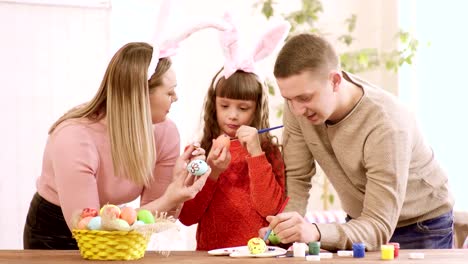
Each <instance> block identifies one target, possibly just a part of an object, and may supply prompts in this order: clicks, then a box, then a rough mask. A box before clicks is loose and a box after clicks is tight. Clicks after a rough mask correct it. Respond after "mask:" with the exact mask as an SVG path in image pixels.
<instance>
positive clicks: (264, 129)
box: [258, 125, 283, 134]
mask: <svg viewBox="0 0 468 264" xmlns="http://www.w3.org/2000/svg"><path fill="white" fill-rule="evenodd" d="M282 127H283V125H280V126H275V127H269V128H263V129H260V130H258V134H262V133H265V132H268V131H270V130H275V129H278V128H282Z"/></svg>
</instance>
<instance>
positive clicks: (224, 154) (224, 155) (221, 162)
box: [207, 140, 231, 181]
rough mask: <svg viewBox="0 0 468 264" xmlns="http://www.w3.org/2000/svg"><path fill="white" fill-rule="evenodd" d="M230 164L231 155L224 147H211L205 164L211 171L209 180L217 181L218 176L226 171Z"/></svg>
mask: <svg viewBox="0 0 468 264" xmlns="http://www.w3.org/2000/svg"><path fill="white" fill-rule="evenodd" d="M213 143H214V140H213ZM213 146H214V144H213ZM230 162H231V153H230V152H229V149H228V148H227V147H226V146H222V147H212V148H211V151H210V153H209V154H208V158H207V163H208V165H209V166H210V167H211V169H212V173H211V174H210V178H211V179H213V180H215V181H216V180H218V177H219V175H220V174H221V173H222V172H223V171H225V170H226V168H227V167H228V166H229V163H230Z"/></svg>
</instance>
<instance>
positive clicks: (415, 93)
mask: <svg viewBox="0 0 468 264" xmlns="http://www.w3.org/2000/svg"><path fill="white" fill-rule="evenodd" d="M467 9H468V2H466V1H457V0H448V1H444V2H443V6H442V7H441V2H440V1H435V0H424V1H422V0H411V1H401V2H400V8H399V11H400V15H399V20H400V23H401V24H402V25H403V26H405V27H407V28H410V29H411V30H412V32H413V33H414V34H415V36H416V38H417V39H418V40H419V41H420V43H421V44H420V49H419V51H418V53H417V56H416V59H415V63H414V65H413V66H412V67H404V68H403V69H402V71H401V75H400V76H401V79H400V91H401V93H400V94H401V98H402V100H403V101H404V102H406V103H407V104H408V105H409V106H410V107H412V109H413V110H414V111H415V112H416V113H417V115H418V117H419V121H420V125H421V127H422V129H423V131H424V134H425V136H426V139H427V141H428V142H429V144H430V145H431V146H432V148H433V150H434V153H435V157H436V158H437V159H438V160H439V161H440V163H441V164H442V166H443V167H444V169H445V170H446V171H447V173H448V177H449V184H450V185H451V189H452V190H453V192H454V194H455V199H456V200H455V209H456V210H464V211H467V210H468V192H467V191H466V189H467V186H468V177H467V172H466V166H465V165H466V154H465V153H464V152H465V151H466V150H467V149H468V139H467V135H468V124H467V122H466V115H467V113H468V110H467V109H466V105H467V104H466V101H467V98H468V85H467V84H466V64H467V61H468V50H467V48H466V47H468V36H467V35H466V33H465V32H466V24H467V16H466V10H467Z"/></svg>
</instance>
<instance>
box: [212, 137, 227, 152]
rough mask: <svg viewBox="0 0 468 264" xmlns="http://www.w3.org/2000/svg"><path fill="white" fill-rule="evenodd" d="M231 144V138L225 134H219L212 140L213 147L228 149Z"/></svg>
mask: <svg viewBox="0 0 468 264" xmlns="http://www.w3.org/2000/svg"><path fill="white" fill-rule="evenodd" d="M230 146H231V138H230V137H229V136H228V135H226V134H221V135H219V136H218V137H217V138H216V139H215V140H214V142H213V148H222V147H226V148H227V149H229V147H230Z"/></svg>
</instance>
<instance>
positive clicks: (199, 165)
mask: <svg viewBox="0 0 468 264" xmlns="http://www.w3.org/2000/svg"><path fill="white" fill-rule="evenodd" d="M187 171H188V172H189V173H191V174H192V175H195V176H201V175H203V174H205V173H206V171H208V164H207V163H206V162H205V161H204V160H199V159H196V160H192V161H191V162H190V163H189V164H188V165H187Z"/></svg>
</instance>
